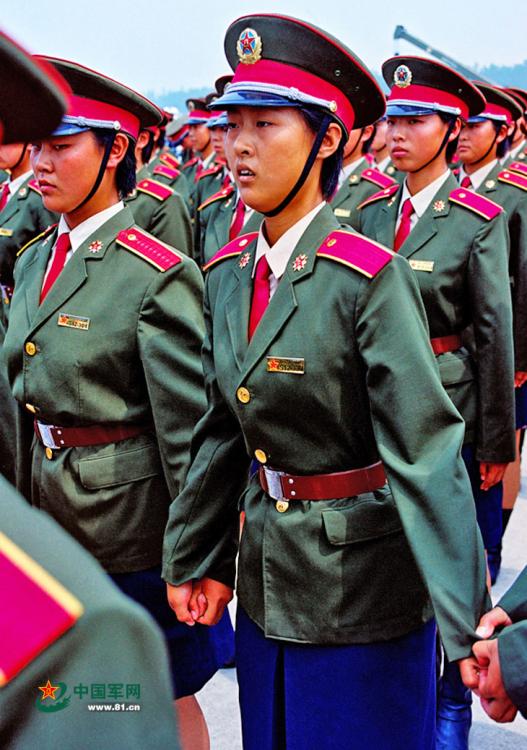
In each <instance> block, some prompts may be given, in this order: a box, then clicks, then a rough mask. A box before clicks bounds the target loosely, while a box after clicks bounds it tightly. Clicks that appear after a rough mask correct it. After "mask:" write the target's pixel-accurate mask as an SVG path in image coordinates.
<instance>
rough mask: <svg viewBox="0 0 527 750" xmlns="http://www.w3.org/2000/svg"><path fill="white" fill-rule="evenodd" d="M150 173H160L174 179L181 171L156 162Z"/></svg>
mask: <svg viewBox="0 0 527 750" xmlns="http://www.w3.org/2000/svg"><path fill="white" fill-rule="evenodd" d="M152 174H160V175H163V177H168V179H169V180H175V179H177V178H178V177H179V175H180V174H181V172H180V171H179V169H172V167H166V166H165V165H164V164H158V166H157V167H154V169H153V170H152Z"/></svg>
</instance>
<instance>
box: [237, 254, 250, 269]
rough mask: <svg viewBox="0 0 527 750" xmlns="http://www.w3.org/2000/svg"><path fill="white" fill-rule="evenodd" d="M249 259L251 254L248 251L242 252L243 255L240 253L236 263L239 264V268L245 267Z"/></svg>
mask: <svg viewBox="0 0 527 750" xmlns="http://www.w3.org/2000/svg"><path fill="white" fill-rule="evenodd" d="M250 260H251V254H250V253H245V254H244V255H242V257H241V258H240V262H239V263H238V265H239V266H240V268H245V266H246V265H247V263H248V262H249V261H250Z"/></svg>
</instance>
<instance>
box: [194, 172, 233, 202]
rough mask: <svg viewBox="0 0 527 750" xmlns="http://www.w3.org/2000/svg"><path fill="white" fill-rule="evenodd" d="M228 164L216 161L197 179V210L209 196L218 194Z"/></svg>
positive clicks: (195, 197)
mask: <svg viewBox="0 0 527 750" xmlns="http://www.w3.org/2000/svg"><path fill="white" fill-rule="evenodd" d="M226 169H227V167H226V165H225V164H218V163H217V162H215V163H214V164H213V165H212V167H210V168H209V169H205V170H204V171H203V172H201V174H200V175H199V176H198V178H197V180H196V187H195V195H194V205H195V208H196V210H197V209H198V207H199V206H201V204H202V203H204V202H205V201H206V200H207V199H208V198H210V197H211V196H213V195H216V193H217V192H219V191H220V190H221V188H222V185H223V180H224V179H225V174H226Z"/></svg>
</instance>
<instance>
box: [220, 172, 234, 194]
mask: <svg viewBox="0 0 527 750" xmlns="http://www.w3.org/2000/svg"><path fill="white" fill-rule="evenodd" d="M231 184H232V180H231V176H230V174H229V173H228V172H227V174H226V175H225V177H224V178H223V182H222V183H221V189H222V190H226V189H227V188H228V187H230V186H231Z"/></svg>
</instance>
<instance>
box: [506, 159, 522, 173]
mask: <svg viewBox="0 0 527 750" xmlns="http://www.w3.org/2000/svg"><path fill="white" fill-rule="evenodd" d="M507 169H510V171H511V172H518V174H525V175H527V164H525V162H522V161H513V162H511V163H510V164H509V166H508V167H507Z"/></svg>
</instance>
